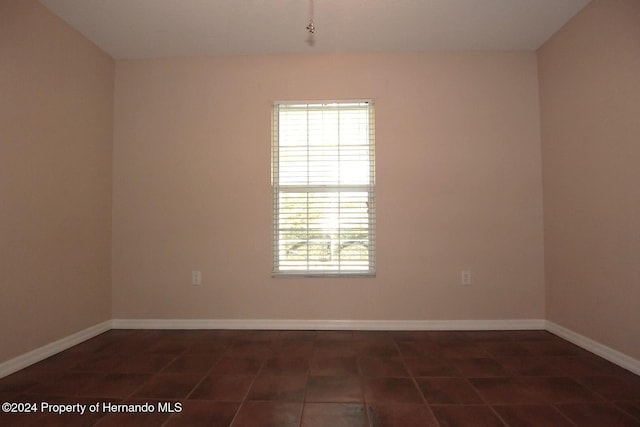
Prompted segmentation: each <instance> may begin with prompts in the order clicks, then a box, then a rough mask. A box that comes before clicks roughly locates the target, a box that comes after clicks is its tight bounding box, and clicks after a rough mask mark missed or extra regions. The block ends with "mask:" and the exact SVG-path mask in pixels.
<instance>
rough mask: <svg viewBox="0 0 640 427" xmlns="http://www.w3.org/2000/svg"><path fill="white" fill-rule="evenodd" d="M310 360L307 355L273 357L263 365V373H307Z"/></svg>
mask: <svg viewBox="0 0 640 427" xmlns="http://www.w3.org/2000/svg"><path fill="white" fill-rule="evenodd" d="M308 371H309V360H308V358H306V357H272V358H269V359H267V360H266V361H265V362H264V365H262V370H261V371H260V373H261V374H272V375H294V374H303V375H305V374H307V372H308Z"/></svg>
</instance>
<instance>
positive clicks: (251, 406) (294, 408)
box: [231, 401, 302, 427]
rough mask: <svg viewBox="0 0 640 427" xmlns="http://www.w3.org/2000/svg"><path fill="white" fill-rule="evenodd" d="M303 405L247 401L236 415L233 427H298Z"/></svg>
mask: <svg viewBox="0 0 640 427" xmlns="http://www.w3.org/2000/svg"><path fill="white" fill-rule="evenodd" d="M301 415H302V403H293V402H275V401H247V402H244V403H243V404H242V406H241V407H240V410H238V413H237V414H236V417H235V419H234V420H233V423H232V424H231V425H232V427H274V426H277V427H298V426H299V425H300V418H301Z"/></svg>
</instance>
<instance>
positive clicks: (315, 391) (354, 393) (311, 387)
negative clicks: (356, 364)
mask: <svg viewBox="0 0 640 427" xmlns="http://www.w3.org/2000/svg"><path fill="white" fill-rule="evenodd" d="M305 400H306V401H307V402H336V403H342V402H362V400H363V397H362V387H361V384H360V379H359V378H358V377H356V376H310V377H309V379H308V381H307V394H306V397H305Z"/></svg>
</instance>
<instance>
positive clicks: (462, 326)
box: [112, 319, 545, 331]
mask: <svg viewBox="0 0 640 427" xmlns="http://www.w3.org/2000/svg"><path fill="white" fill-rule="evenodd" d="M112 327H113V328H114V329H263V330H264V329H272V330H363V331H367V330H375V331H415V330H425V331H455V330H466V331H474V330H476V331H480V330H518V329H544V328H545V321H544V320H541V319H512V320H291V319H114V320H113V321H112Z"/></svg>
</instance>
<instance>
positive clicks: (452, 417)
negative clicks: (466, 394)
mask: <svg viewBox="0 0 640 427" xmlns="http://www.w3.org/2000/svg"><path fill="white" fill-rule="evenodd" d="M431 410H432V411H433V414H434V415H435V417H436V419H437V420H438V422H439V423H440V425H441V426H447V427H469V426H473V427H504V424H503V423H502V421H500V418H498V416H497V415H496V414H495V412H494V411H493V410H492V409H491V407H489V406H469V405H451V406H431Z"/></svg>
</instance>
